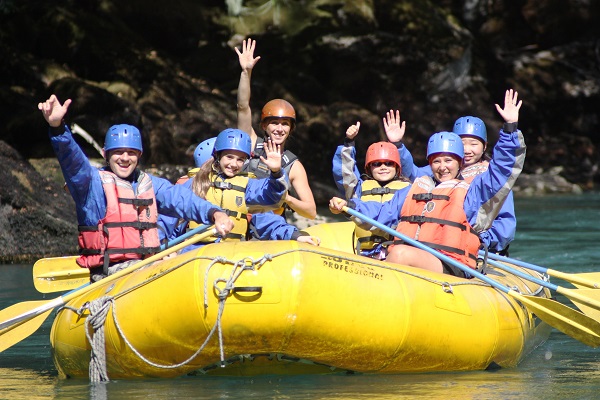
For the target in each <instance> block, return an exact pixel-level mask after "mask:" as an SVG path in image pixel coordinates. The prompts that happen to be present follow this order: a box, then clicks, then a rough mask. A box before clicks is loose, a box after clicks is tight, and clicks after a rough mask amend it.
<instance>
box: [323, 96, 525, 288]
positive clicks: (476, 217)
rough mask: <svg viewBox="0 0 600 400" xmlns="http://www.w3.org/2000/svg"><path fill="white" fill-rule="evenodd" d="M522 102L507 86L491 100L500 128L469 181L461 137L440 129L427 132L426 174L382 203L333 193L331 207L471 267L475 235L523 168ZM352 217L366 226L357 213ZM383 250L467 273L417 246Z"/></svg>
mask: <svg viewBox="0 0 600 400" xmlns="http://www.w3.org/2000/svg"><path fill="white" fill-rule="evenodd" d="M521 105H522V101H520V100H518V94H517V93H516V92H513V91H512V90H510V91H507V92H506V95H505V104H504V108H501V107H500V106H499V105H497V104H496V109H497V110H498V112H499V113H500V115H502V117H503V118H504V119H505V121H506V124H505V125H504V126H503V128H502V130H501V131H500V138H499V140H498V142H497V144H496V146H495V147H494V149H493V156H492V159H491V160H490V162H489V165H488V168H487V170H486V171H485V172H483V173H481V174H478V175H477V176H475V177H474V179H473V180H472V182H471V183H470V184H469V183H468V182H466V181H464V179H462V177H461V176H460V165H461V162H462V160H463V158H464V147H463V143H462V139H461V138H460V137H459V136H458V135H456V134H455V133H453V132H439V133H436V134H434V135H432V137H431V138H430V140H429V143H428V147H427V156H428V161H429V165H430V167H431V169H432V174H431V175H430V176H423V177H420V178H417V179H416V180H415V182H414V183H413V184H412V185H411V187H410V188H406V189H401V190H400V191H398V192H396V193H395V194H394V196H393V198H392V199H391V200H390V201H387V202H384V203H377V202H362V201H360V200H357V199H352V200H350V201H349V202H348V201H346V200H344V199H340V198H337V197H334V198H332V199H331V200H330V202H329V208H330V210H331V211H332V212H333V213H336V214H337V213H340V212H341V211H342V209H343V207H344V206H346V205H349V206H350V207H352V208H354V209H356V210H357V211H358V212H360V213H362V214H364V215H366V216H368V217H370V218H372V219H375V220H377V221H378V222H380V223H382V224H384V225H386V226H389V227H393V226H397V228H396V229H397V230H398V231H399V232H401V233H403V234H405V235H408V236H411V237H413V238H415V239H417V240H419V241H421V242H423V243H425V244H427V245H428V246H430V247H433V248H436V249H438V250H439V251H441V252H442V253H445V254H447V255H448V256H449V257H452V258H455V259H456V260H458V261H460V262H462V263H463V264H465V265H468V266H469V267H471V268H476V260H477V251H478V244H479V240H477V237H476V235H478V234H480V233H481V232H483V231H485V230H487V229H489V228H490V227H491V225H492V222H493V221H494V219H495V218H496V216H497V214H498V212H499V210H500V207H501V206H502V204H503V202H504V201H505V200H506V197H507V196H508V194H509V192H510V190H511V189H512V187H513V185H514V183H515V181H516V180H517V178H518V176H519V174H520V173H521V171H522V168H523V163H524V160H525V150H526V146H525V143H524V140H523V134H522V133H521V131H519V130H518V129H517V122H518V116H519V109H520V107H521ZM354 221H355V223H357V224H359V225H368V224H366V223H365V222H363V221H360V220H359V219H357V218H354ZM388 250H389V254H388V257H387V260H388V261H390V262H395V263H399V264H404V265H410V266H413V267H417V268H423V269H428V270H431V271H435V272H443V273H448V274H452V275H456V276H462V277H469V275H468V274H464V273H463V272H462V271H461V270H460V269H458V268H455V267H453V266H452V265H448V264H446V263H443V262H441V261H440V260H439V259H438V258H437V257H435V256H434V255H433V254H431V253H429V252H426V251H424V250H421V249H419V248H416V247H412V246H409V245H406V244H403V243H395V244H394V245H393V246H390V247H389V248H388Z"/></svg>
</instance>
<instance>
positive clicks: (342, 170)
mask: <svg viewBox="0 0 600 400" xmlns="http://www.w3.org/2000/svg"><path fill="white" fill-rule="evenodd" d="M359 129H360V122H356V124H354V125H350V126H349V127H348V129H346V137H345V139H344V144H343V145H342V146H338V147H337V149H336V151H335V154H334V155H333V160H332V162H331V164H332V167H333V180H334V181H335V185H336V186H337V188H338V190H339V192H340V194H341V195H342V196H343V197H345V198H346V199H351V198H352V197H354V196H357V197H360V195H361V184H362V181H361V179H360V172H359V170H358V167H357V166H356V149H355V147H354V138H355V137H356V135H357V134H358V130H359Z"/></svg>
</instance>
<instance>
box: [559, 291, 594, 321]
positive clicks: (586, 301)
mask: <svg viewBox="0 0 600 400" xmlns="http://www.w3.org/2000/svg"><path fill="white" fill-rule="evenodd" d="M570 292H576V293H577V295H578V296H577V298H575V296H567V295H566V294H565V296H567V297H568V298H569V300H571V301H572V302H573V303H574V304H575V305H576V306H577V308H579V309H580V310H581V311H582V312H583V313H584V314H585V315H587V316H589V317H590V318H593V319H595V320H597V321H600V307H599V303H600V290H598V289H569V293H570ZM561 294H564V293H561Z"/></svg>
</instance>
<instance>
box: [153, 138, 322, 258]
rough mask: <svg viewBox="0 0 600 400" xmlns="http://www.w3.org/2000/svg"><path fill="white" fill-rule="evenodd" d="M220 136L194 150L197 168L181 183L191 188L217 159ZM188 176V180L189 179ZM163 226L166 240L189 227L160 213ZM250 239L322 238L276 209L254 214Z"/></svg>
mask: <svg viewBox="0 0 600 400" xmlns="http://www.w3.org/2000/svg"><path fill="white" fill-rule="evenodd" d="M216 139H217V138H216V137H213V138H210V139H206V140H204V141H203V142H201V143H200V144H199V145H198V146H197V147H196V149H195V151H194V163H195V166H196V168H194V169H192V170H190V171H189V172H188V174H187V175H186V176H184V177H181V178H180V179H179V180H178V183H179V184H182V185H186V186H187V187H190V188H191V184H192V180H191V179H189V178H191V177H193V176H195V175H196V173H197V172H198V171H199V169H200V168H201V167H202V166H203V165H204V164H205V163H208V162H211V163H212V162H213V152H214V150H213V149H214V144H215V141H216ZM186 178H187V179H186ZM158 223H159V225H161V226H163V227H164V229H163V230H162V232H164V233H162V234H163V235H164V236H163V237H165V239H166V240H173V239H175V238H177V237H179V236H181V235H183V234H184V233H185V232H186V231H187V229H188V221H181V220H178V219H174V218H172V217H168V216H164V215H159V221H158ZM249 230H250V231H249V232H248V233H247V235H246V236H247V238H251V237H252V238H254V239H259V240H297V241H299V242H304V243H309V244H313V245H317V246H318V245H319V244H320V242H321V240H320V239H319V238H318V237H314V236H310V235H309V234H308V233H306V232H304V231H301V230H299V229H298V228H297V227H295V226H294V225H291V224H288V223H287V222H286V220H285V218H283V217H282V216H281V215H278V214H275V213H273V212H272V211H268V212H260V213H255V214H252V216H251V219H250V224H249ZM199 246H200V245H193V246H187V247H186V248H184V249H182V250H181V253H185V252H188V251H191V250H193V249H196V248H198V247H199Z"/></svg>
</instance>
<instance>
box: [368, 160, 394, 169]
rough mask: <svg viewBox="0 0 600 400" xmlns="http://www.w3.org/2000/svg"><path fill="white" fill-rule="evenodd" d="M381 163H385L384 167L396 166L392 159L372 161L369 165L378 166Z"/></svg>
mask: <svg viewBox="0 0 600 400" xmlns="http://www.w3.org/2000/svg"><path fill="white" fill-rule="evenodd" d="M382 165H385V166H386V167H394V166H396V163H395V162H393V161H374V162H372V163H371V166H373V167H375V168H379V167H381V166H382Z"/></svg>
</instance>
